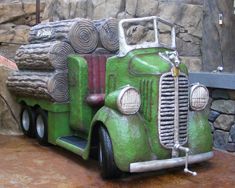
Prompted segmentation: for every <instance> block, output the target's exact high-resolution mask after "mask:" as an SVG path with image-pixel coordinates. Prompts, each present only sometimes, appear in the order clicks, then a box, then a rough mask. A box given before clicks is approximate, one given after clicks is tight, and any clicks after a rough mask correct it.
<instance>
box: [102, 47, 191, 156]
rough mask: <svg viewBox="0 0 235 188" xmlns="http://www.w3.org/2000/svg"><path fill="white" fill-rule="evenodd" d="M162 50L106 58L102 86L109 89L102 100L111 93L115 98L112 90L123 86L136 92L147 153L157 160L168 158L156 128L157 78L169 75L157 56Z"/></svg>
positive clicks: (155, 49)
mask: <svg viewBox="0 0 235 188" xmlns="http://www.w3.org/2000/svg"><path fill="white" fill-rule="evenodd" d="M165 50H166V49H164V48H149V49H142V50H133V51H131V52H129V53H128V54H127V55H126V56H125V57H116V56H115V57H112V58H110V59H109V60H108V63H107V66H106V71H107V72H106V86H110V87H107V88H106V96H107V95H108V94H110V93H111V92H113V91H114V93H112V94H111V96H114V97H115V95H116V94H117V93H116V92H117V91H116V90H118V89H119V88H121V87H123V86H125V85H127V84H129V85H130V86H133V87H135V88H136V89H137V90H138V91H140V95H141V109H140V115H141V116H142V118H143V119H144V120H145V124H146V129H147V132H148V136H149V141H150V146H151V150H152V152H153V153H154V154H155V155H156V156H157V158H158V159H165V158H169V157H170V156H171V151H170V150H167V149H165V148H163V147H162V146H161V144H160V141H159V137H158V126H157V122H158V104H159V103H158V100H159V80H160V76H161V75H162V74H163V73H165V72H169V71H171V65H170V63H169V62H168V61H166V60H164V59H162V58H160V57H159V56H158V53H159V52H163V51H165ZM179 68H180V71H182V72H184V73H186V74H187V73H188V72H187V68H186V66H184V65H180V67H179ZM141 82H142V85H146V87H145V88H144V89H142V88H141ZM148 83H149V84H148ZM108 96H109V95H108ZM105 100H106V99H105ZM107 100H110V99H109V98H107ZM107 104H108V103H107ZM112 106H113V105H111V107H112ZM126 149H127V150H128V148H126Z"/></svg>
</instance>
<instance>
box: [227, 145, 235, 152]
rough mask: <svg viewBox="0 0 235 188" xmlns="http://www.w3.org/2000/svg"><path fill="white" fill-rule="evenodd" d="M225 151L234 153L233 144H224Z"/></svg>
mask: <svg viewBox="0 0 235 188" xmlns="http://www.w3.org/2000/svg"><path fill="white" fill-rule="evenodd" d="M225 149H226V150H227V151H229V152H235V143H228V144H226V146H225Z"/></svg>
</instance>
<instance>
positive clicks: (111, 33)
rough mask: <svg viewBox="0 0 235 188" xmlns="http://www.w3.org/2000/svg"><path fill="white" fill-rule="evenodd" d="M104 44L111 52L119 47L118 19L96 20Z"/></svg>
mask: <svg viewBox="0 0 235 188" xmlns="http://www.w3.org/2000/svg"><path fill="white" fill-rule="evenodd" d="M94 24H95V26H96V28H97V30H98V32H99V38H100V42H101V44H102V46H103V47H104V48H106V49H107V50H109V51H111V52H116V51H117V50H118V49H119V38H118V36H119V35H118V20H117V19H114V18H109V19H102V20H96V21H94Z"/></svg>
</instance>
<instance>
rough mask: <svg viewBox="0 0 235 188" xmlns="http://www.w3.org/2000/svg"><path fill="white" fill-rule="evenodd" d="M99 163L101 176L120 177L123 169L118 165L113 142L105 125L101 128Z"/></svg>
mask: <svg viewBox="0 0 235 188" xmlns="http://www.w3.org/2000/svg"><path fill="white" fill-rule="evenodd" d="M99 139H100V142H99V165H100V168H101V176H102V177H103V178H105V179H112V178H119V177H120V176H121V174H122V173H121V171H120V170H119V169H118V167H117V166H116V163H115V161H114V155H113V147H112V142H111V139H110V137H109V134H108V132H107V130H106V129H105V128H104V127H100V129H99Z"/></svg>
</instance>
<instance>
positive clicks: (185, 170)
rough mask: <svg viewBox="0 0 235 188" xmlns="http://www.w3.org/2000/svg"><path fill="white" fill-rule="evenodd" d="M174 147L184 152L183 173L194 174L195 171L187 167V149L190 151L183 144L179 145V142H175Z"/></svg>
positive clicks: (195, 173)
mask: <svg viewBox="0 0 235 188" xmlns="http://www.w3.org/2000/svg"><path fill="white" fill-rule="evenodd" d="M175 149H177V150H180V151H183V152H185V167H184V172H185V173H189V174H191V175H193V176H196V175H197V172H193V171H191V170H189V169H188V161H189V159H188V156H189V151H190V150H189V148H187V147H183V146H181V145H179V144H176V145H175Z"/></svg>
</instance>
